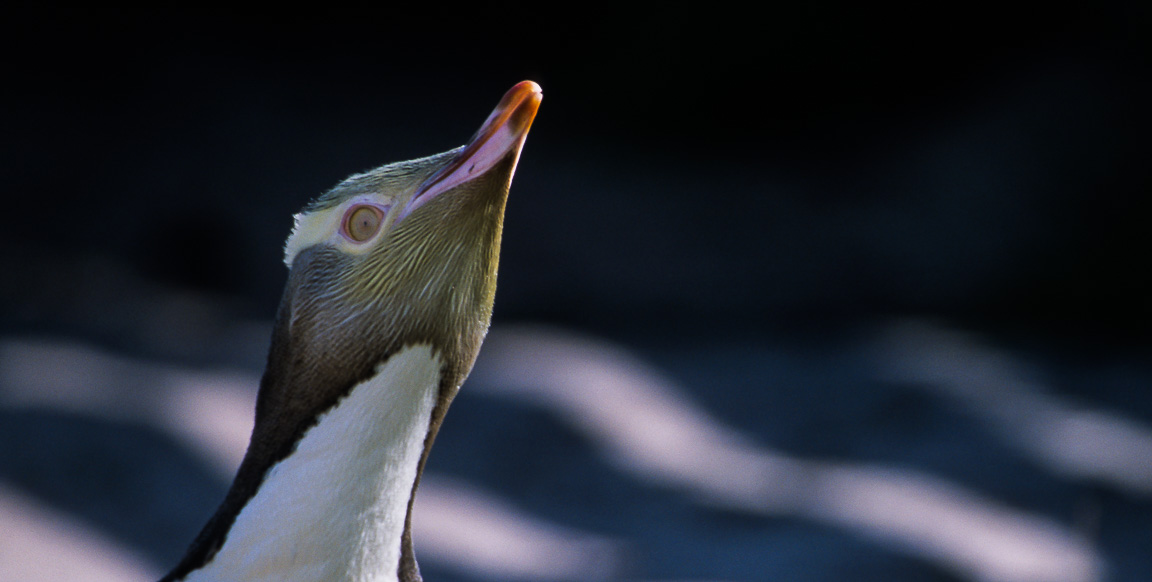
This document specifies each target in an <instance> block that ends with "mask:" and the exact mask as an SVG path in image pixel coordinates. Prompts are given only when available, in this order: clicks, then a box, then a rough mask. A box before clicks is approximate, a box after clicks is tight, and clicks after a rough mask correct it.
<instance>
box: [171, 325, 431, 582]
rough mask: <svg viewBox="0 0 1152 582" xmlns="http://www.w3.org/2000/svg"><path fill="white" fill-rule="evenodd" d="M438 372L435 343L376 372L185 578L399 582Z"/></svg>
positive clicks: (308, 438) (326, 418)
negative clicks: (407, 522)
mask: <svg viewBox="0 0 1152 582" xmlns="http://www.w3.org/2000/svg"><path fill="white" fill-rule="evenodd" d="M441 368H442V366H441V361H440V358H439V356H438V355H437V354H435V353H434V352H433V351H432V348H431V347H430V346H428V345H418V346H409V347H406V348H404V349H402V350H401V351H399V352H397V353H396V354H394V355H393V356H392V357H391V358H389V359H388V361H387V362H386V363H384V364H383V365H381V366H379V367H378V368H377V370H376V375H375V376H373V377H372V378H370V379H368V380H367V381H365V382H363V383H362V384H359V385H357V386H356V387H355V388H353V389H352V391H351V393H349V394H348V396H346V397H345V398H344V399H343V400H341V401H340V402H339V403H338V404H337V405H336V406H335V407H334V408H333V409H332V410H330V411H328V412H327V413H325V414H324V415H323V416H321V417H320V418H319V419H318V421H317V423H316V425H315V426H313V427H312V428H311V429H309V430H308V431H307V432H306V433H305V434H304V436H303V438H301V440H300V442H299V443H298V445H297V447H296V450H295V452H293V453H292V454H291V455H289V456H288V457H287V458H285V459H284V460H283V461H281V462H279V463H277V464H276V465H274V466H273V467H272V468H271V470H270V471H269V472H268V475H267V476H266V478H265V480H264V483H263V485H261V486H260V489H259V490H258V491H257V492H256V495H255V496H254V497H253V498H252V499H251V500H250V501H249V502H248V504H247V505H245V506H244V509H243V510H241V512H240V514H239V515H237V517H236V522H235V523H234V524H233V525H232V529H231V531H229V533H228V537H227V539H226V540H225V542H224V546H223V547H222V548H220V551H219V552H217V554H216V556H215V557H214V558H213V559H212V560H211V561H210V562H209V563H208V564H206V565H205V566H204V567H203V568H201V569H199V570H195V571H193V572H192V573H190V574H189V575H188V577H187V580H189V581H196V582H200V581H209V580H229V581H255V580H267V581H269V582H273V581H275V582H305V581H321V580H324V581H329V580H346V581H349V582H353V581H355V582H369V581H371V582H387V581H395V580H397V570H398V569H399V563H400V538H401V535H402V534H403V532H404V520H405V517H406V516H407V512H408V498H409V496H410V495H411V493H412V486H413V483H414V482H415V479H416V471H417V467H418V465H419V463H420V456H421V454H422V453H423V450H424V439H425V437H426V436H427V434H428V426H429V423H430V421H431V417H432V409H433V408H434V407H435V405H436V400H437V390H438V388H439V384H440V373H441Z"/></svg>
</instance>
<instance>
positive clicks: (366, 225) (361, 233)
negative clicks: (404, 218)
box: [340, 204, 384, 242]
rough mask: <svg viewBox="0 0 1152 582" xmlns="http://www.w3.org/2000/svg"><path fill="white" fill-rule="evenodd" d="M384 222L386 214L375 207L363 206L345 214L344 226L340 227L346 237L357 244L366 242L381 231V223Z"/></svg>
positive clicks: (350, 209) (355, 207) (349, 210)
mask: <svg viewBox="0 0 1152 582" xmlns="http://www.w3.org/2000/svg"><path fill="white" fill-rule="evenodd" d="M383 221H384V212H382V211H381V210H380V209H379V208H376V207H375V206H369V205H367V204H361V205H359V206H353V207H352V208H349V209H348V212H347V213H346V214H344V224H342V225H341V226H340V229H341V230H342V231H343V233H344V236H346V237H348V238H350V239H352V240H353V241H355V242H364V241H366V240H368V239H370V238H372V235H374V234H376V231H378V230H380V223H381V222H383Z"/></svg>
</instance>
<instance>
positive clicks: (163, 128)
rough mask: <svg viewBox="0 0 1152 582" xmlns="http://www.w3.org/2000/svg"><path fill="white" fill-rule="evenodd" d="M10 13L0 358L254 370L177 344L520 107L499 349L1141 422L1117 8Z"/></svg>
mask: <svg viewBox="0 0 1152 582" xmlns="http://www.w3.org/2000/svg"><path fill="white" fill-rule="evenodd" d="M8 11H9V15H8V16H7V17H5V19H4V20H5V21H6V22H5V23H4V24H3V25H0V27H2V28H3V29H4V34H3V35H2V36H3V38H0V51H2V54H3V55H4V56H3V62H4V67H3V81H4V83H3V84H4V86H5V88H4V89H3V90H2V92H0V107H2V109H0V111H3V121H2V127H0V135H2V139H0V147H2V148H3V150H2V151H0V187H2V188H3V192H4V194H3V196H4V211H3V213H2V217H0V225H2V226H0V273H2V274H0V331H3V332H4V333H5V334H7V335H10V336H14V337H63V338H69V339H70V340H77V341H84V342H90V343H93V344H96V345H100V346H105V347H107V348H109V349H115V350H119V351H121V352H123V353H130V354H133V355H138V356H142V357H148V358H159V359H162V360H165V361H178V362H181V363H185V364H189V365H215V364H227V365H233V364H235V363H236V362H240V363H241V364H242V365H246V366H256V367H257V368H258V367H259V365H260V362H261V359H262V358H263V352H264V350H265V349H266V346H265V344H263V343H262V342H264V341H266V339H265V336H263V335H261V334H259V333H257V334H253V335H252V336H251V337H255V338H256V341H251V342H248V341H241V340H235V342H234V343H230V342H229V341H223V340H219V341H214V342H201V343H202V344H204V345H199V346H198V347H197V345H198V344H197V341H196V339H197V338H217V335H215V334H214V332H213V331H212V330H213V329H215V328H214V327H213V326H217V325H223V323H220V322H224V321H253V322H264V321H267V320H269V319H270V318H271V317H272V314H273V313H274V310H275V307H276V303H277V301H278V299H279V293H280V290H281V287H282V285H283V282H284V279H285V274H286V269H285V268H284V266H283V264H282V262H281V252H282V245H283V241H284V239H285V238H286V236H287V235H288V233H289V230H290V228H291V224H292V222H291V216H292V214H293V213H295V212H296V211H298V210H299V209H300V208H301V207H302V206H303V204H304V203H305V202H306V201H307V200H309V199H310V198H312V197H314V196H316V195H318V194H319V193H321V192H323V191H324V190H326V189H327V188H329V187H331V186H333V185H335V184H336V183H337V182H338V181H339V180H341V179H342V178H344V177H346V176H348V175H350V174H352V173H355V172H359V171H363V170H366V169H369V168H371V167H374V166H377V165H380V164H383V163H386V162H391V161H396V160H401V159H409V158H414V157H419V156H424V155H429V154H433V153H437V152H440V151H444V150H447V149H449V148H451V147H455V146H457V145H460V144H462V143H464V141H465V140H467V139H468V137H469V136H470V135H471V134H472V132H474V131H475V130H476V128H478V127H479V124H480V122H482V121H483V119H484V118H485V116H486V115H487V114H488V112H489V111H490V110H491V108H492V107H493V106H494V105H495V103H496V102H497V101H498V100H499V98H500V96H501V95H502V94H503V92H504V91H505V90H507V89H508V88H509V87H511V86H512V85H513V84H514V83H515V82H517V81H520V80H523V79H531V80H534V81H536V82H538V83H539V84H540V85H541V86H542V87H543V90H544V96H545V97H544V101H543V105H542V107H541V110H540V114H539V116H538V118H537V120H536V122H535V124H534V126H533V128H532V132H531V135H530V136H529V138H528V141H527V145H526V148H525V151H524V154H523V157H522V158H521V162H520V166H519V169H518V171H517V175H516V180H515V183H514V186H513V189H512V196H511V199H510V202H509V205H508V211H507V217H506V222H505V233H504V247H503V254H502V262H501V269H500V286H499V292H498V294H497V306H496V316H495V325H496V326H499V325H501V324H507V323H512V322H543V323H548V324H551V325H555V326H559V327H563V328H568V329H575V330H580V331H582V332H585V333H590V334H595V335H596V336H599V337H606V338H611V339H612V340H615V341H617V342H621V343H622V344H623V345H627V346H629V347H631V348H633V349H635V350H637V351H638V352H640V353H644V354H647V355H649V356H650V357H651V359H653V360H655V361H657V362H660V361H661V358H663V363H664V364H666V365H667V367H669V368H670V369H671V370H672V371H671V372H670V373H673V374H679V375H680V376H681V378H680V379H681V381H683V382H685V383H687V384H688V390H689V391H693V390H697V391H698V392H702V393H704V392H707V391H708V390H711V389H712V386H709V385H708V383H707V382H704V381H701V382H699V383H698V385H697V386H696V387H695V388H694V387H693V386H692V383H691V382H690V381H687V380H685V379H686V378H694V377H699V376H701V375H702V374H705V373H706V372H707V371H708V370H711V369H712V368H710V367H709V366H712V367H715V366H722V365H723V364H721V363H718V362H723V361H726V360H724V359H723V358H719V359H717V358H718V356H716V354H717V353H722V352H724V350H731V349H732V346H740V345H748V344H749V343H756V342H763V341H767V340H765V338H771V342H776V343H775V344H773V345H785V346H797V345H800V346H811V345H813V343H812V342H816V343H817V344H820V342H822V341H824V338H829V337H831V338H840V337H845V334H847V336H848V337H855V336H853V335H852V334H854V333H856V331H855V330H859V329H865V328H867V326H871V325H877V324H883V323H885V322H889V321H896V320H903V319H906V318H916V319H918V320H924V319H927V320H933V321H940V322H946V323H947V325H949V326H953V327H957V328H962V329H967V330H974V331H977V332H979V333H983V334H986V335H987V336H988V337H991V338H994V339H995V341H999V342H1002V343H1004V344H1006V345H1009V346H1017V347H1020V346H1027V348H1026V349H1029V350H1035V358H1037V360H1038V361H1041V362H1045V361H1048V362H1062V363H1067V362H1068V361H1069V360H1068V358H1071V361H1072V363H1073V364H1074V365H1082V366H1083V369H1087V370H1092V369H1093V368H1092V366H1094V365H1096V364H1098V363H1099V362H1101V361H1107V362H1113V361H1115V358H1127V359H1126V360H1124V361H1125V362H1131V366H1130V367H1129V368H1126V369H1128V370H1129V372H1130V374H1131V375H1130V376H1125V377H1124V378H1123V379H1121V380H1119V382H1120V384H1123V385H1124V386H1125V387H1126V388H1125V389H1124V390H1119V391H1118V392H1117V393H1118V394H1121V395H1120V396H1115V395H1113V396H1108V397H1106V402H1107V404H1108V405H1110V406H1114V407H1116V408H1122V409H1125V410H1127V411H1129V412H1131V413H1132V414H1134V415H1135V416H1136V418H1138V419H1142V420H1143V421H1144V422H1152V394H1150V393H1149V392H1148V391H1146V390H1144V389H1143V388H1146V387H1147V386H1146V385H1145V384H1144V383H1143V382H1144V380H1145V379H1147V378H1148V376H1147V375H1142V374H1146V372H1147V367H1146V366H1145V364H1147V360H1145V359H1144V358H1145V357H1146V356H1147V355H1148V354H1149V346H1150V342H1149V340H1150V337H1152V336H1150V332H1149V330H1150V329H1152V327H1150V326H1152V277H1149V276H1148V258H1149V256H1150V253H1152V237H1150V236H1149V231H1148V225H1149V223H1150V222H1152V220H1150V219H1152V216H1150V212H1149V210H1148V208H1149V205H1148V204H1147V200H1148V194H1149V191H1150V187H1152V179H1150V178H1152V172H1150V171H1149V162H1148V160H1149V156H1148V151H1149V148H1148V146H1147V143H1148V136H1149V130H1150V129H1152V126H1150V124H1149V114H1148V109H1149V103H1152V75H1150V74H1149V65H1150V63H1149V60H1150V59H1149V55H1152V46H1150V45H1152V40H1150V39H1152V35H1149V32H1148V31H1149V30H1152V12H1150V10H1149V8H1148V6H1147V4H1146V3H1139V2H1102V3H1084V4H1080V5H1068V6H1059V7H1057V6H1038V5H1027V6H1025V5H1020V6H1016V5H1010V4H1004V3H988V4H980V3H963V4H953V5H932V6H925V7H920V8H900V9H895V8H883V7H877V6H874V5H873V4H871V3H850V4H847V5H829V4H825V3H815V4H798V3H789V4H784V5H770V6H758V7H756V9H755V10H752V9H751V8H749V9H736V8H734V7H732V6H727V5H724V4H719V3H711V4H710V3H694V4H688V5H683V6H661V7H659V8H653V9H651V10H641V9H639V8H632V7H625V5H622V4H616V5H608V6H593V5H584V4H579V5H572V4H568V5H554V6H548V5H544V4H540V5H490V6H488V5H485V6H479V7H476V6H473V7H471V9H469V10H468V11H457V9H456V8H455V7H451V6H447V5H440V4H436V5H432V6H428V7H426V8H419V7H413V6H402V7H401V6H399V5H391V4H384V5H378V6H373V7H371V8H364V7H361V8H352V7H349V8H347V9H341V8H339V7H336V6H303V7H300V8H287V7H284V6H281V7H277V8H275V9H264V10H245V9H239V8H232V9H225V10H213V9H209V8H207V7H202V6H201V5H198V4H187V5H180V6H179V7H163V8H155V7H153V8H140V7H136V8H132V9H127V8H120V7H116V6H110V5H105V4H90V5H87V6H73V7H53V6H44V5H36V6H35V7H28V6H25V7H20V8H15V9H8ZM261 329H263V328H261ZM245 338H249V336H245ZM207 344H211V345H207ZM757 345H760V344H757ZM820 345H822V344H820ZM190 346H191V347H190ZM668 346H673V348H668ZM665 348H668V349H665ZM827 349H830V350H832V349H835V348H827ZM1020 349H1025V348H1023V347H1020ZM661 350H664V351H661ZM669 350H671V351H669ZM671 353H675V354H680V355H682V356H683V357H682V358H681V357H679V356H677V357H672V356H670V355H669V354H671ZM697 353H708V354H711V356H708V358H711V359H707V358H705V359H706V361H705V360H704V359H702V360H700V366H698V367H696V368H693V367H692V365H691V362H692V361H693V360H692V359H691V358H692V356H691V354H697ZM685 354H687V355H685ZM701 357H703V356H701ZM817 360H819V361H823V360H820V359H819V358H817ZM685 362H688V363H685ZM674 363H675V364H674ZM825 363H826V362H825ZM241 364H236V365H241ZM676 365H680V366H681V367H682V368H683V369H681V370H679V371H676V370H677V369H676ZM809 365H813V366H817V367H818V366H820V365H823V364H819V363H813V362H809ZM1041 367H1043V365H1042V366H1041ZM1077 369H1080V368H1077ZM1053 374H1056V375H1060V373H1059V372H1053ZM1084 374H1087V372H1085V373H1084ZM1060 388H1061V389H1063V390H1065V391H1066V392H1067V393H1069V394H1071V395H1075V396H1077V397H1089V396H1090V392H1091V388H1090V387H1089V386H1086V385H1081V384H1077V383H1076V382H1072V381H1069V382H1068V385H1061V386H1060ZM831 398H832V399H833V400H834V399H835V397H831ZM1108 398H1111V399H1112V400H1107V399H1108ZM713 405H715V406H721V407H722V406H731V407H733V410H738V409H739V405H738V404H736V403H734V402H719V403H713ZM813 405H814V406H815V405H817V404H816V403H813ZM798 406H799V405H798ZM846 414H847V415H848V416H851V411H850V410H849V411H848V412H846ZM748 422H749V423H750V425H754V424H755V421H752V420H748ZM449 424H451V423H449ZM38 426H40V425H38ZM745 428H747V427H745ZM759 437H760V438H769V437H768V436H766V435H765V434H760V435H759ZM795 437H796V435H792V437H788V438H795ZM782 438H783V439H784V442H787V440H788V438H785V437H782ZM798 440H799V441H801V442H802V441H803V440H804V439H798ZM774 444H781V443H779V442H777V443H774ZM445 446H447V445H445ZM797 446H799V445H797ZM806 452H814V453H821V454H823V453H827V452H828V451H825V450H823V449H821V448H820V447H819V446H816V447H814V448H813V449H812V450H811V451H806ZM434 457H435V455H434ZM8 477H9V479H12V478H13V477H12V476H11V475H8ZM1140 503H1142V504H1143V505H1141V507H1143V508H1145V510H1146V509H1147V499H1144V500H1143V501H1141V502H1140ZM210 506H211V503H209V507H210ZM730 517H731V516H729V518H730ZM741 527H743V526H741ZM1143 531H1145V532H1147V531H1148V530H1143ZM1143 535H1152V534H1148V533H1145V534H1143ZM1149 539H1152V538H1149ZM176 545H177V546H180V545H181V544H176ZM153 555H155V554H153ZM1145 565H1146V564H1145ZM1142 567H1143V566H1142V565H1141V566H1139V567H1137V569H1138V568H1142ZM655 571H656V572H660V571H659V570H655ZM749 571H754V569H752V570H749ZM1132 571H1133V572H1135V571H1136V570H1132ZM649 572H651V571H649ZM660 573H663V574H665V575H668V576H672V575H676V574H677V571H675V570H670V571H668V572H660ZM732 577H733V578H740V576H739V575H733V576H732ZM746 578H747V579H756V577H755V576H749V577H746ZM841 579H843V578H841ZM880 579H884V578H883V577H882V578H880ZM887 579H892V578H887ZM1131 579H1139V578H1131Z"/></svg>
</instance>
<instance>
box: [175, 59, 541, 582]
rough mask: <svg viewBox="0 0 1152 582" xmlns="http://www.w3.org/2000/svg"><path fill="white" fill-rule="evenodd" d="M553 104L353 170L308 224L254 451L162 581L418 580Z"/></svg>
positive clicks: (529, 94) (520, 90)
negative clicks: (516, 205)
mask: <svg viewBox="0 0 1152 582" xmlns="http://www.w3.org/2000/svg"><path fill="white" fill-rule="evenodd" d="M541 98H542V92H541V89H540V87H539V85H537V84H536V83H533V82H531V81H524V82H521V83H519V84H517V85H515V86H514V87H512V89H511V90H509V91H508V92H507V93H506V94H505V95H504V97H503V99H501V101H500V103H499V104H498V105H497V106H496V109H495V110H493V112H492V114H491V115H490V116H489V117H488V119H487V120H486V121H485V122H484V124H483V125H482V126H481V127H480V130H479V131H477V132H476V134H475V135H474V136H473V137H472V139H471V140H469V141H468V143H467V144H466V145H464V146H461V147H459V148H456V149H454V150H451V151H448V152H445V153H442V154H438V155H434V156H429V157H426V158H421V159H417V160H410V161H405V162H398V163H393V164H389V165H385V166H382V167H379V168H376V169H374V170H371V171H368V172H364V173H361V174H356V175H353V176H351V177H349V178H348V179H346V180H344V181H343V182H341V183H339V184H338V185H337V186H335V187H334V188H332V189H331V190H330V191H328V192H327V193H325V194H322V195H321V196H319V197H318V198H316V199H315V200H313V201H312V202H310V203H309V204H308V205H307V206H306V207H305V208H304V209H303V211H301V212H300V213H299V214H297V215H296V216H295V225H294V227H293V229H292V233H291V235H290V236H289V237H288V240H287V243H286V244H285V248H284V262H285V264H286V265H287V266H288V269H289V271H288V279H287V283H286V285H285V288H284V294H283V296H282V298H281V302H280V306H279V308H278V310H277V314H276V321H275V325H274V328H273V332H272V342H271V347H270V348H269V353H268V360H267V367H266V369H265V371H264V374H263V376H262V378H261V381H260V390H259V392H258V395H257V399H256V420H255V425H254V428H253V430H252V436H251V440H250V442H249V445H248V449H247V452H246V453H245V455H244V459H243V461H242V462H241V464H240V467H239V469H238V471H237V473H236V477H235V480H234V481H233V483H232V485H231V487H230V488H229V490H228V493H227V494H226V496H225V498H224V501H223V503H222V504H221V505H220V507H219V509H218V510H217V511H216V513H215V514H214V515H212V517H211V518H210V519H209V521H208V523H207V525H205V526H204V528H203V530H201V532H200V534H199V535H198V536H197V537H196V538H195V540H194V541H193V542H192V544H191V546H190V547H189V549H188V552H187V553H186V554H185V556H184V557H183V559H182V560H181V561H180V562H179V563H178V564H177V565H176V566H175V568H173V569H172V570H171V571H170V572H169V573H168V574H167V575H166V576H164V578H162V579H161V582H174V581H187V582H206V581H217V580H221V581H231V582H247V581H258V580H265V581H269V582H272V581H275V582H304V581H321V580H323V581H335V580H349V581H381V582H383V581H397V582H416V581H420V580H421V576H420V570H419V567H418V566H417V564H416V559H415V556H414V555H413V550H412V533H411V532H412V528H411V525H412V505H413V501H414V499H415V495H416V490H417V488H418V486H419V484H420V475H421V474H422V472H423V470H424V465H425V463H426V462H427V460H428V454H429V451H430V449H431V447H432V442H433V441H434V440H435V437H436V433H437V431H438V429H439V427H440V425H441V423H442V422H443V420H444V414H445V412H447V410H448V406H449V404H451V402H452V399H453V397H455V395H456V393H457V391H458V390H459V389H460V385H461V384H462V383H463V382H464V379H465V378H466V377H467V376H468V373H469V372H470V371H471V369H472V364H473V362H474V361H475V359H476V356H477V353H478V351H479V349H480V344H481V342H482V341H483V339H484V336H485V334H486V333H487V330H488V325H489V322H490V320H491V317H492V302H493V298H494V296H495V291H496V271H497V265H498V262H499V254H500V239H501V232H502V229H503V220H504V207H505V203H506V201H507V198H508V190H509V186H510V185H511V181H512V175H513V173H514V172H515V170H516V164H517V162H518V161H519V158H520V151H521V149H522V148H523V145H524V140H525V138H526V136H527V134H528V130H529V128H530V127H531V125H532V121H533V120H534V119H535V116H536V112H537V110H538V108H539V106H540V101H541Z"/></svg>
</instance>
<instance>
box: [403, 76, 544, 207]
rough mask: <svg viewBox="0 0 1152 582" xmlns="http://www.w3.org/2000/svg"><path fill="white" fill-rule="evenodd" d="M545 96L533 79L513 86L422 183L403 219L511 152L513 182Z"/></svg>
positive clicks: (482, 173) (490, 166)
mask: <svg viewBox="0 0 1152 582" xmlns="http://www.w3.org/2000/svg"><path fill="white" fill-rule="evenodd" d="M543 95H544V94H543V92H542V91H541V90H540V86H539V85H537V84H536V83H533V82H532V81H521V82H519V83H517V84H516V86H514V87H512V88H511V89H509V90H508V92H507V93H505V94H504V98H503V99H501V100H500V104H499V105H497V106H496V109H494V110H493V111H492V114H491V115H489V116H488V119H487V120H486V121H484V125H482V126H480V131H477V132H476V135H474V136H472V139H471V140H469V142H468V144H467V145H465V146H464V147H463V148H461V149H460V152H459V153H458V154H457V155H456V157H454V158H453V159H452V161H450V162H448V164H447V165H445V166H444V167H442V168H440V169H439V170H437V171H436V173H434V174H432V175H431V176H429V177H428V179H426V180H424V182H423V183H422V184H420V187H419V188H417V189H416V194H415V195H413V196H412V199H411V200H410V201H409V202H408V204H407V205H406V206H405V208H404V209H403V210H402V211H401V212H400V216H399V219H400V220H403V219H404V217H406V216H408V215H409V214H411V213H412V211H414V210H416V209H417V208H419V207H421V206H423V205H424V204H425V203H427V202H428V201H429V200H432V199H433V198H435V197H437V196H439V195H440V194H442V193H444V192H447V191H449V190H451V189H453V188H455V187H456V186H459V185H460V184H463V183H465V182H467V181H469V180H472V179H474V178H477V177H479V176H482V175H484V173H485V172H487V171H488V170H490V169H491V168H492V167H493V166H495V165H496V164H497V163H499V162H500V161H502V160H504V158H505V157H507V156H509V155H511V156H514V158H515V159H513V161H512V169H511V170H510V171H509V173H508V182H511V180H512V174H513V173H514V172H515V171H516V162H517V161H519V158H520V150H521V149H522V148H523V147H524V138H526V137H527V136H528V129H529V128H531V127H532V120H533V119H535V118H536V111H537V110H538V109H539V108H540V100H541V99H542V98H543Z"/></svg>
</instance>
